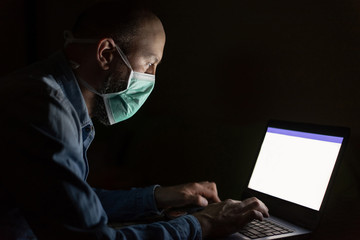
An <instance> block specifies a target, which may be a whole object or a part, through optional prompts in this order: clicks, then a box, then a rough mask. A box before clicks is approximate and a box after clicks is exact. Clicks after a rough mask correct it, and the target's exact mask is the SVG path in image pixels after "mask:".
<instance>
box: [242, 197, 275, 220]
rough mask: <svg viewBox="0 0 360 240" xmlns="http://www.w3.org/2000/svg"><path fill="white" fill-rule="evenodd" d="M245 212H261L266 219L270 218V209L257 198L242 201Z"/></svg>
mask: <svg viewBox="0 0 360 240" xmlns="http://www.w3.org/2000/svg"><path fill="white" fill-rule="evenodd" d="M242 204H243V210H244V211H249V210H252V209H255V210H258V211H260V212H261V213H262V214H263V215H264V216H265V217H269V209H268V208H267V207H266V205H265V204H264V203H263V202H262V201H260V200H259V199H257V198H248V199H245V200H244V201H242Z"/></svg>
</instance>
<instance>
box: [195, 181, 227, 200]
mask: <svg viewBox="0 0 360 240" xmlns="http://www.w3.org/2000/svg"><path fill="white" fill-rule="evenodd" d="M198 187H199V193H200V194H201V195H202V196H204V197H205V198H206V199H207V200H208V201H209V202H221V200H220V198H219V196H218V191H217V187H216V184H215V183H214V182H201V183H199V185H198Z"/></svg>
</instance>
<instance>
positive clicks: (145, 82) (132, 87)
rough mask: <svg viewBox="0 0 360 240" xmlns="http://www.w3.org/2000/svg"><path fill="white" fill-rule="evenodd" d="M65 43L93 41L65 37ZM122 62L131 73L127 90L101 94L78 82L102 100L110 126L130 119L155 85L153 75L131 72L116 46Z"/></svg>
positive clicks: (122, 54)
mask: <svg viewBox="0 0 360 240" xmlns="http://www.w3.org/2000/svg"><path fill="white" fill-rule="evenodd" d="M66 40H67V43H71V42H78V43H93V42H94V41H96V40H94V39H76V38H73V37H72V36H71V37H69V36H67V39H66ZM116 49H117V51H118V53H119V54H120V56H121V58H122V60H123V61H124V62H125V64H126V65H127V66H128V67H129V68H130V70H131V73H130V75H129V79H128V81H127V88H126V89H125V90H123V91H120V92H116V93H106V94H101V93H99V92H97V91H96V90H95V89H94V88H93V87H91V86H90V85H89V84H88V83H87V82H85V81H83V80H80V81H81V82H82V83H83V84H84V86H85V87H86V88H88V89H89V90H90V91H91V92H93V93H95V94H97V95H98V96H100V97H102V98H103V99H104V104H105V108H106V113H107V116H108V119H109V122H110V124H115V123H118V122H121V121H124V120H126V119H128V118H130V117H132V116H133V115H134V114H135V113H136V112H137V111H138V110H139V109H140V107H141V106H142V105H143V104H144V102H145V101H146V99H147V98H148V97H149V95H150V93H151V91H152V90H153V88H154V85H155V75H151V74H146V73H140V72H135V71H133V69H132V67H131V65H130V63H129V61H128V59H127V57H126V56H125V54H124V53H123V52H122V51H121V49H120V48H119V47H118V46H116Z"/></svg>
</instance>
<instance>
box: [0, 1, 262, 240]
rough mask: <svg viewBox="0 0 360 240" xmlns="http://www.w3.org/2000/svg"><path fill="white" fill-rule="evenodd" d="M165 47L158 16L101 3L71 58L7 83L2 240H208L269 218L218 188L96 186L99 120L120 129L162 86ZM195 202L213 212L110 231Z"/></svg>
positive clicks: (76, 32) (70, 46)
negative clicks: (92, 173) (91, 179)
mask: <svg viewBox="0 0 360 240" xmlns="http://www.w3.org/2000/svg"><path fill="white" fill-rule="evenodd" d="M164 44H165V32H164V29H163V26H162V24H161V22H160V20H159V19H158V18H157V17H156V16H155V15H154V14H153V13H151V12H150V11H148V10H143V9H141V8H139V7H138V6H136V5H133V4H124V3H122V4H120V5H119V4H118V2H100V3H99V4H97V5H95V6H93V7H92V8H90V9H88V10H87V11H85V12H84V14H82V16H81V17H80V18H79V20H78V21H77V23H76V25H75V27H74V29H73V32H72V33H67V35H66V46H65V49H64V51H61V52H58V53H56V54H55V55H53V56H51V57H50V58H49V59H48V60H46V61H43V62H39V63H36V64H34V65H32V66H30V67H28V68H27V69H24V70H21V71H19V72H17V73H14V74H12V75H10V76H9V77H7V78H6V79H4V80H2V88H1V94H0V96H1V110H2V112H3V117H2V119H1V126H2V127H3V131H2V137H1V148H2V149H1V150H2V153H3V157H2V160H1V167H0V169H1V170H0V171H1V172H0V179H1V181H0V201H1V202H0V239H201V238H204V237H217V236H226V235H228V234H230V233H233V232H236V231H238V230H239V229H240V228H241V227H242V226H244V225H245V224H246V223H248V222H249V221H251V220H252V219H259V220H262V219H263V217H267V216H268V210H267V208H266V206H265V205H264V204H263V203H262V202H261V201H259V200H257V199H255V198H252V199H247V200H244V201H242V202H240V201H233V200H226V201H223V202H221V201H220V199H219V197H218V195H217V189H216V185H215V184H214V183H210V182H201V183H190V184H185V185H180V186H173V187H160V186H149V187H147V188H138V189H132V190H129V191H107V190H101V189H93V188H91V187H90V186H89V185H88V184H87V183H86V177H87V174H88V171H89V169H88V165H87V159H86V151H87V149H88V147H89V145H90V143H91V141H92V139H93V138H94V128H93V124H92V121H91V117H94V118H97V119H98V120H99V121H101V122H102V123H104V124H108V125H111V124H115V123H117V122H120V121H123V120H125V119H128V118H130V117H131V116H132V115H133V114H135V113H136V111H137V110H138V109H139V108H140V107H141V105H142V104H143V103H144V101H145V100H146V98H147V97H148V95H149V94H150V92H151V90H152V88H153V86H154V81H155V73H156V68H157V65H158V64H159V62H160V60H161V58H162V54H163V49H164ZM4 156H6V157H4ZM188 205H197V206H201V207H205V208H204V209H203V210H202V211H199V212H196V213H194V214H193V215H184V216H180V217H177V218H174V219H172V220H169V221H160V222H155V223H151V224H144V225H141V224H140V225H133V226H127V227H123V228H121V229H118V230H115V229H113V228H110V227H109V226H108V225H107V224H108V221H109V220H110V221H133V220H139V219H143V218H147V217H149V216H157V215H161V214H162V211H163V210H168V209H171V208H176V207H183V206H188Z"/></svg>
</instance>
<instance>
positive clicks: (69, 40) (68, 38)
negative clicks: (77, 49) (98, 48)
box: [64, 30, 98, 47]
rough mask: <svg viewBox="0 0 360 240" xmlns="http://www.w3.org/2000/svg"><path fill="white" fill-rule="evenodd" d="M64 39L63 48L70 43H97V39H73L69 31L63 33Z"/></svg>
mask: <svg viewBox="0 0 360 240" xmlns="http://www.w3.org/2000/svg"><path fill="white" fill-rule="evenodd" d="M64 38H65V43H64V47H66V46H67V45H69V44H70V43H96V42H97V41H98V40H97V39H90V38H84V39H82V38H74V35H73V34H72V32H70V31H69V30H65V31H64Z"/></svg>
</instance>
